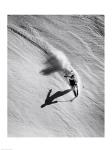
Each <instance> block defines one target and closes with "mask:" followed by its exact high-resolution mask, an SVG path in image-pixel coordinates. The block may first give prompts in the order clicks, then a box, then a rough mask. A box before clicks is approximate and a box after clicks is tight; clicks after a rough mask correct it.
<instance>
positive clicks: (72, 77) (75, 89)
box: [64, 71, 78, 97]
mask: <svg viewBox="0 0 112 150" xmlns="http://www.w3.org/2000/svg"><path fill="white" fill-rule="evenodd" d="M64 77H68V81H69V85H70V86H71V88H72V90H73V93H74V95H75V97H77V96H78V85H77V83H78V81H77V78H76V76H75V75H74V73H73V72H72V71H71V73H70V75H64Z"/></svg>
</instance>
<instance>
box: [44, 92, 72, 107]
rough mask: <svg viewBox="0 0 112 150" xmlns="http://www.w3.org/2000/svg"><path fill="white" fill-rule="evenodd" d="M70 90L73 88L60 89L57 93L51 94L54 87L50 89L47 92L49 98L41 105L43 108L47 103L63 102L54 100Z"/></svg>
mask: <svg viewBox="0 0 112 150" xmlns="http://www.w3.org/2000/svg"><path fill="white" fill-rule="evenodd" d="M70 91H71V89H67V90H65V91H58V92H56V93H55V94H53V95H52V96H50V94H51V92H52V89H50V90H49V92H48V94H47V98H46V100H45V103H44V104H43V105H41V108H43V107H45V106H47V105H51V104H55V103H58V102H61V101H53V100H54V99H56V98H58V97H60V96H63V95H65V94H67V93H68V92H70Z"/></svg>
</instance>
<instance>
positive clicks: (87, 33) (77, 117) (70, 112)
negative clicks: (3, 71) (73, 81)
mask: <svg viewBox="0 0 112 150" xmlns="http://www.w3.org/2000/svg"><path fill="white" fill-rule="evenodd" d="M57 52H59V53H61V54H60V55H59V57H62V58H60V59H61V60H65V59H67V60H66V62H67V64H66V63H65V64H64V66H63V63H59V64H58V62H59V61H58V60H57V59H55V58H56V57H55V56H57V54H56V53H57ZM63 57H65V59H63ZM61 64H62V65H61ZM70 65H72V66H73V68H74V69H75V70H76V71H77V73H78V75H79V77H80V80H81V88H82V89H81V92H80V95H79V96H78V98H76V99H75V100H74V101H73V102H70V101H68V100H71V99H73V97H74V95H73V92H72V91H70V92H68V93H67V94H64V95H63V96H61V97H58V98H56V99H55V100H57V101H59V102H58V103H56V104H51V105H48V106H46V107H44V108H41V107H40V106H41V105H42V104H44V102H45V99H46V96H47V94H48V92H49V90H50V89H52V93H51V95H53V94H54V93H56V92H57V91H65V90H67V89H70V87H69V85H68V84H67V82H66V80H65V79H64V77H63V74H61V72H60V71H61V69H62V68H67V67H68V68H69V66H70ZM60 66H61V67H60ZM62 66H63V67H62ZM53 67H54V68H55V69H54V68H53ZM49 68H50V69H49ZM60 68H61V69H60ZM65 101H68V102H65ZM8 136H11V137H30V136H31V137H43V136H44V137H103V136H104V16H101V15H98V16H87V15H85V16H83V15H75V16H74V15H71V16H62V15H55V16H52V15H46V16H45V15H43V16H41V15H39V16H24V15H23V16H22V15H21V16H19V15H18V16H14V15H11V16H8Z"/></svg>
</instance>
